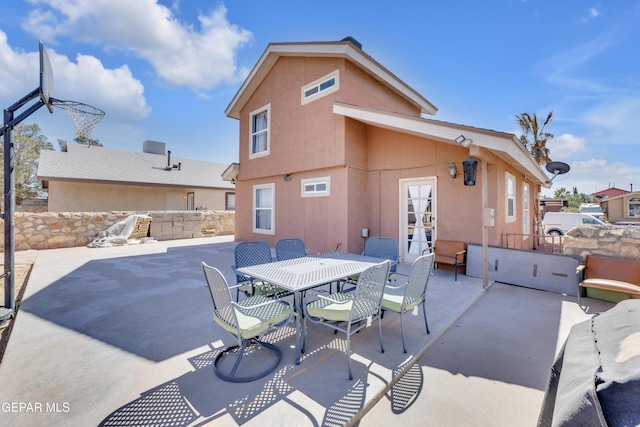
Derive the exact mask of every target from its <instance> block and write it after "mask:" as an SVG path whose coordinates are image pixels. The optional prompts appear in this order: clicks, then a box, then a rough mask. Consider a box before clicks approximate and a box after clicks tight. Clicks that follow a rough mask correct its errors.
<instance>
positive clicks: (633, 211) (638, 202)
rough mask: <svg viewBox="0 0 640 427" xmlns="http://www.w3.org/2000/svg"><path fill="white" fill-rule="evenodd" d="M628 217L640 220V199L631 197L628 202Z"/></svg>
mask: <svg viewBox="0 0 640 427" xmlns="http://www.w3.org/2000/svg"><path fill="white" fill-rule="evenodd" d="M627 207H628V210H627V217H628V218H639V217H640V197H630V198H629V201H628V202H627Z"/></svg>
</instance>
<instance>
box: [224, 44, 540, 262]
mask: <svg viewBox="0 0 640 427" xmlns="http://www.w3.org/2000/svg"><path fill="white" fill-rule="evenodd" d="M436 111H437V109H436V107H435V106H434V105H433V104H432V103H431V102H429V101H428V100H427V99H426V98H424V97H423V96H422V95H421V94H419V93H418V92H417V91H416V90H414V89H413V88H411V87H409V86H408V85H407V84H406V83H404V82H403V81H401V80H400V79H399V78H398V77H396V76H395V75H394V74H392V73H391V72H390V71H389V70H388V69H387V68H385V67H384V66H383V65H381V64H380V63H378V62H376V61H375V60H374V59H373V58H372V57H370V56H369V55H368V54H367V53H366V52H365V51H364V50H363V49H362V47H361V46H360V44H359V43H358V42H357V41H355V40H354V39H352V38H346V39H344V40H342V41H337V42H310V43H272V44H269V45H268V46H267V48H266V50H265V51H264V53H263V54H262V56H261V57H260V58H259V60H258V62H257V63H256V65H255V66H254V68H253V69H252V71H251V72H250V74H249V75H248V77H247V79H246V80H245V81H244V83H243V84H242V85H241V87H240V89H239V90H238V92H237V94H236V95H235V96H234V98H233V99H232V101H231V102H230V104H229V106H228V107H227V109H226V114H227V116H228V117H231V118H234V119H237V120H239V123H240V135H239V138H240V139H239V164H236V165H233V166H234V167H229V168H228V170H227V171H226V174H225V178H226V179H229V180H231V179H232V180H233V181H234V182H235V184H236V202H237V206H238V210H237V211H236V239H237V240H240V241H243V240H254V239H262V240H266V241H268V242H269V243H270V244H272V245H273V244H274V243H275V241H276V240H277V239H279V238H283V237H300V238H302V239H303V240H304V242H305V244H306V246H307V248H308V250H309V251H310V252H313V253H315V252H324V251H330V250H334V249H335V248H337V247H338V248H339V250H341V251H349V252H359V251H362V249H363V243H364V242H363V240H364V239H363V237H362V236H363V235H367V234H368V235H369V236H374V235H382V236H391V237H394V238H396V239H397V240H398V242H399V244H400V256H401V261H402V262H411V261H412V260H413V259H415V258H416V257H417V256H418V255H419V254H421V253H422V250H423V249H424V248H425V247H426V246H427V245H429V244H431V243H432V242H433V241H434V240H436V239H447V240H463V241H465V242H475V243H481V242H483V241H485V242H486V243H487V244H489V245H492V244H499V243H500V238H501V234H502V233H507V232H511V233H524V234H529V233H533V232H534V229H535V228H534V227H535V224H536V222H535V218H536V217H537V214H538V212H537V211H538V209H537V206H538V198H539V197H538V195H539V192H540V188H541V186H548V185H549V183H548V177H547V175H546V174H545V172H544V171H543V170H542V169H541V168H540V166H539V165H538V164H537V163H536V162H535V161H534V159H533V158H532V157H531V155H530V154H529V153H528V152H527V150H526V149H525V148H524V147H523V146H522V144H521V143H520V142H519V141H518V139H517V137H516V135H513V134H510V133H504V132H496V131H493V130H487V129H480V128H477V127H471V126H465V125H459V124H454V123H447V122H442V121H437V120H434V119H432V118H426V117H424V116H433V115H434V114H435V113H436ZM465 160H468V161H467V162H466V163H467V164H469V165H471V166H473V165H474V162H475V161H477V163H476V168H475V170H476V177H475V182H472V180H471V179H470V177H468V178H469V179H468V180H467V184H472V183H473V184H475V185H465V178H464V177H463V162H464V161H465Z"/></svg>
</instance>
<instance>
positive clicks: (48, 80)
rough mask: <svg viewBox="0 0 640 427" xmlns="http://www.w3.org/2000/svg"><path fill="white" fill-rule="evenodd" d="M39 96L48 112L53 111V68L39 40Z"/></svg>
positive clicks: (45, 49)
mask: <svg viewBox="0 0 640 427" xmlns="http://www.w3.org/2000/svg"><path fill="white" fill-rule="evenodd" d="M40 98H41V99H42V102H43V103H44V105H46V106H47V108H48V109H49V112H50V113H53V105H52V104H51V103H52V100H53V70H52V68H51V62H50V61H49V55H48V54H47V48H45V47H44V44H43V43H42V42H40Z"/></svg>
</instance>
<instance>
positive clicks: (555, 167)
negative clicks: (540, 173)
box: [545, 162, 571, 182]
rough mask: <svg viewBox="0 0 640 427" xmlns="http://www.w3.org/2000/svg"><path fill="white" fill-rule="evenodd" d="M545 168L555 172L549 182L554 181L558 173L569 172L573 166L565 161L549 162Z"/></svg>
mask: <svg viewBox="0 0 640 427" xmlns="http://www.w3.org/2000/svg"><path fill="white" fill-rule="evenodd" d="M545 168H546V169H547V170H548V171H549V172H551V173H552V174H553V178H551V179H550V180H549V181H548V182H551V181H553V180H554V179H555V177H556V176H558V175H562V174H565V173H567V172H569V169H571V167H570V166H569V165H568V164H566V163H564V162H549V163H547V165H546V166H545Z"/></svg>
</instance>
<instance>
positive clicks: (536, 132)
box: [516, 111, 553, 165]
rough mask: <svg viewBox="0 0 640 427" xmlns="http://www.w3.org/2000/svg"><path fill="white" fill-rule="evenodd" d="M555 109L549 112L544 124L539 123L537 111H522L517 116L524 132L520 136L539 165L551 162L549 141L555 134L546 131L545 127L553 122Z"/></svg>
mask: <svg viewBox="0 0 640 427" xmlns="http://www.w3.org/2000/svg"><path fill="white" fill-rule="evenodd" d="M552 116H553V111H550V112H549V114H547V118H546V119H545V120H544V123H542V126H540V125H539V124H538V117H537V116H536V113H532V114H529V113H522V114H520V115H519V116H516V119H517V120H518V125H520V128H521V129H522V132H523V134H522V135H521V136H520V142H521V143H522V145H524V146H525V148H526V149H527V150H529V152H530V153H531V155H532V156H533V158H534V159H536V162H538V164H539V165H543V164H546V163H549V162H550V161H551V159H550V158H549V149H548V148H547V141H548V140H549V139H551V138H553V134H551V133H549V132H545V131H544V128H545V127H546V126H547V125H548V124H549V123H551V117H552Z"/></svg>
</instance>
